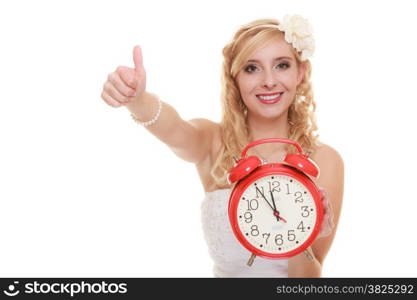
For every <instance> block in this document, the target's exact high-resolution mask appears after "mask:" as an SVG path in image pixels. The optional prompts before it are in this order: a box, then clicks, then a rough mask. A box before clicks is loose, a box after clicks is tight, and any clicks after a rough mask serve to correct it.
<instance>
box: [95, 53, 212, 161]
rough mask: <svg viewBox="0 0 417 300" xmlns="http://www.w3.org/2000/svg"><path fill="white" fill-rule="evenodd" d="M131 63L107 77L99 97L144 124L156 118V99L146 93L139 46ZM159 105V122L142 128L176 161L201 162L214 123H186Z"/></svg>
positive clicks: (173, 111) (166, 105) (210, 140)
mask: <svg viewBox="0 0 417 300" xmlns="http://www.w3.org/2000/svg"><path fill="white" fill-rule="evenodd" d="M133 60H134V64H135V68H129V67H125V66H120V67H118V68H117V69H116V71H115V72H112V73H110V74H109V76H108V79H107V81H106V82H105V83H104V86H103V92H102V94H101V97H102V99H103V100H104V101H105V102H106V103H107V104H108V105H110V106H112V107H120V106H125V107H126V108H127V109H128V110H129V111H130V113H131V114H132V116H133V117H134V118H135V119H136V120H138V121H140V122H146V121H149V120H151V119H153V118H154V116H155V115H156V114H157V112H158V107H159V99H158V97H157V96H156V95H155V94H152V93H149V92H147V91H146V72H145V68H144V66H143V60H142V52H141V49H140V47H139V46H135V47H134V49H133ZM161 102H162V107H161V111H160V115H159V117H158V120H157V121H156V122H155V123H154V124H152V125H149V126H147V127H145V128H146V129H147V130H148V131H149V132H150V133H152V134H153V135H155V136H156V137H157V138H158V139H159V140H161V141H162V142H163V143H165V144H166V145H167V146H168V147H169V148H170V149H171V150H172V151H173V152H174V153H175V154H176V155H177V156H178V157H180V158H182V159H184V160H186V161H189V162H193V163H198V162H199V161H201V160H202V159H204V158H205V157H206V156H207V155H208V154H209V152H210V148H211V144H212V137H213V124H214V123H213V122H211V121H209V120H206V119H193V120H190V121H185V120H183V119H182V118H181V117H180V116H179V114H178V112H177V111H176V110H175V109H174V108H173V107H172V106H171V105H169V104H168V103H166V102H163V101H161Z"/></svg>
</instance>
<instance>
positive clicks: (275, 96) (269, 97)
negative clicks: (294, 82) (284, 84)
mask: <svg viewBox="0 0 417 300" xmlns="http://www.w3.org/2000/svg"><path fill="white" fill-rule="evenodd" d="M283 93H284V92H281V93H271V94H258V95H256V98H258V100H260V101H261V102H262V103H265V104H274V103H276V102H278V101H279V100H280V99H281V96H282V94H283Z"/></svg>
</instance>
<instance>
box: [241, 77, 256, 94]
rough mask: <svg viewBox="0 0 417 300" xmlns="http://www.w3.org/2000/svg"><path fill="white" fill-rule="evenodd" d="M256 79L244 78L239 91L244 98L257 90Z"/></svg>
mask: <svg viewBox="0 0 417 300" xmlns="http://www.w3.org/2000/svg"><path fill="white" fill-rule="evenodd" d="M256 84H257V82H256V79H255V78H254V77H251V78H247V77H246V78H242V79H241V80H240V82H239V87H240V88H239V89H240V93H241V94H242V96H244V95H247V94H250V93H251V92H252V91H253V90H254V89H255V88H256Z"/></svg>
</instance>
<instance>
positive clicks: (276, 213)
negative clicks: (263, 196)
mask: <svg viewBox="0 0 417 300" xmlns="http://www.w3.org/2000/svg"><path fill="white" fill-rule="evenodd" d="M270 193H271V199H272V204H273V205H274V216H275V217H277V221H279V220H280V219H281V220H282V221H283V222H284V223H287V220H285V219H284V218H282V217H280V215H279V211H278V210H277V205H276V204H275V198H274V194H273V193H272V191H270Z"/></svg>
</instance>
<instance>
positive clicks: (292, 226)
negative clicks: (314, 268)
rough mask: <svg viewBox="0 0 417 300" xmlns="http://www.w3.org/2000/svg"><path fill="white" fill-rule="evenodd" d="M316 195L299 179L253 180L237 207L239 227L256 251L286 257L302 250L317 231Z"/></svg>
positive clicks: (279, 177) (272, 176) (282, 177)
mask: <svg viewBox="0 0 417 300" xmlns="http://www.w3.org/2000/svg"><path fill="white" fill-rule="evenodd" d="M317 209H318V208H317V207H316V204H315V201H314V199H313V195H312V194H311V193H310V191H309V190H308V189H307V187H306V186H304V185H303V184H302V183H301V182H300V181H298V180H297V179H295V178H293V177H290V176H287V175H268V176H264V177H261V178H259V179H257V180H255V181H253V182H252V183H251V184H250V185H248V186H247V188H246V189H245V190H244V191H243V193H242V194H241V196H240V198H239V202H238V205H237V211H236V213H237V214H236V218H237V226H238V227H239V230H240V232H241V234H242V235H243V237H244V239H245V240H246V241H247V242H248V243H249V244H250V245H252V246H253V247H255V248H256V249H258V250H260V251H262V252H267V253H271V254H274V255H276V257H279V256H280V255H285V254H286V253H288V252H291V251H295V250H296V249H297V248H300V246H302V245H303V244H304V243H305V242H306V241H307V240H308V239H309V238H310V237H311V235H312V234H313V232H314V231H317V228H316V222H318V218H317V213H318V212H317Z"/></svg>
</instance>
